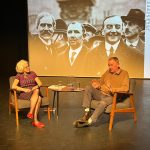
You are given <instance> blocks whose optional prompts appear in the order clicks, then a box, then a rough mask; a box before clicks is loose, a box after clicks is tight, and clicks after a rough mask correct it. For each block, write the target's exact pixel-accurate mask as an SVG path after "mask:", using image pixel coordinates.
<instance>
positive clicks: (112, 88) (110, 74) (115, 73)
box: [73, 57, 129, 128]
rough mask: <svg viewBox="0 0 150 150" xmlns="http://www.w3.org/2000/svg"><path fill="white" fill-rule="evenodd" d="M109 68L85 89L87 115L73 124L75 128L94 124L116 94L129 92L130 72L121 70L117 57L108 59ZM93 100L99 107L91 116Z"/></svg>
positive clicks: (84, 103)
mask: <svg viewBox="0 0 150 150" xmlns="http://www.w3.org/2000/svg"><path fill="white" fill-rule="evenodd" d="M108 67H109V69H108V70H107V71H106V72H105V73H104V74H103V75H102V77H101V78H100V80H93V81H92V83H91V85H90V86H87V87H86V88H85V91H84V98H83V105H82V106H83V107H84V111H85V114H84V115H83V117H82V118H80V119H79V120H77V121H75V122H74V123H73V125H74V126H75V127H77V128H78V127H86V126H90V125H92V124H94V123H95V122H96V121H97V119H98V117H99V116H100V115H101V114H102V113H103V112H104V111H105V108H106V107H107V106H108V105H110V104H112V97H113V94H114V92H127V91H128V90H129V75H128V72H127V71H125V70H122V69H121V68H120V64H119V60H118V58H117V57H110V58H109V59H108ZM92 100H97V105H96V108H95V110H94V112H93V114H92V115H91V111H90V108H91V103H92Z"/></svg>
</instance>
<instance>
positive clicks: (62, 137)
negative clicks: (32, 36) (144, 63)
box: [0, 77, 150, 150]
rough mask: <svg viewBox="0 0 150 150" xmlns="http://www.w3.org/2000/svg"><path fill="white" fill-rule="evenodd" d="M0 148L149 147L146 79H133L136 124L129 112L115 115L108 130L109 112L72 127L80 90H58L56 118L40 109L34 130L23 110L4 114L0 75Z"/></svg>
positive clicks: (77, 149)
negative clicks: (86, 124) (38, 123)
mask: <svg viewBox="0 0 150 150" xmlns="http://www.w3.org/2000/svg"><path fill="white" fill-rule="evenodd" d="M0 81H1V82H0V150H33V149H34V150H80V149H82V150H118V149H120V150H149V147H150V131H149V129H150V80H137V81H136V82H137V85H136V91H135V102H136V110H137V123H136V124H134V122H133V119H132V115H131V114H117V115H116V116H115V120H114V126H113V129H112V132H109V131H108V126H109V115H106V114H104V115H103V116H102V118H100V120H99V121H98V123H97V124H96V125H95V126H92V127H88V128H82V129H81V128H80V129H77V128H73V126H72V123H73V121H74V120H76V119H78V118H79V117H80V116H81V114H82V107H81V102H82V96H83V95H82V94H83V93H82V92H81V93H73V92H72V93H71V92H70V93H61V95H60V117H59V119H56V115H55V114H52V117H51V120H50V121H48V120H47V114H46V113H45V112H44V111H43V109H40V114H39V117H40V120H41V121H42V122H44V123H45V124H46V127H45V128H42V129H38V128H35V127H33V126H31V121H30V120H29V119H27V118H26V113H27V112H22V113H20V114H19V117H20V126H19V127H18V128H17V127H16V124H15V114H14V113H12V114H11V115H9V114H8V91H9V84H8V78H7V77H0Z"/></svg>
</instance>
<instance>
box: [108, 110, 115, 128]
mask: <svg viewBox="0 0 150 150" xmlns="http://www.w3.org/2000/svg"><path fill="white" fill-rule="evenodd" d="M114 114H115V113H114V111H112V112H111V114H110V121H109V131H111V130H112V126H113V122H114Z"/></svg>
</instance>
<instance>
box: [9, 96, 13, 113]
mask: <svg viewBox="0 0 150 150" xmlns="http://www.w3.org/2000/svg"><path fill="white" fill-rule="evenodd" d="M11 103H12V100H11V94H9V104H8V110H9V115H10V114H11V111H12V109H11Z"/></svg>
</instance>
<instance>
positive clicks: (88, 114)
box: [78, 112, 91, 122]
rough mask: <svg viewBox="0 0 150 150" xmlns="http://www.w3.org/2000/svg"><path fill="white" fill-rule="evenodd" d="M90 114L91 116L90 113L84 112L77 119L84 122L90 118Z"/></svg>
mask: <svg viewBox="0 0 150 150" xmlns="http://www.w3.org/2000/svg"><path fill="white" fill-rule="evenodd" d="M90 116H91V113H90V112H86V113H85V114H84V115H83V116H82V117H81V118H80V119H79V120H78V121H81V122H85V121H87V120H88V119H89V118H90Z"/></svg>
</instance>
